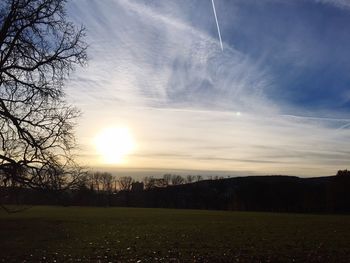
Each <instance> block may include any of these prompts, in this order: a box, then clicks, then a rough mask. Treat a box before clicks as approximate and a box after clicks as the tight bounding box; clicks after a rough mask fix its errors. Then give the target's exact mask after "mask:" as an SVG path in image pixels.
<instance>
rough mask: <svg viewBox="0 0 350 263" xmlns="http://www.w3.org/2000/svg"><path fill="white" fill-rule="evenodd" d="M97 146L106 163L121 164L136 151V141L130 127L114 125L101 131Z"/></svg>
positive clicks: (96, 141) (96, 140)
mask: <svg viewBox="0 0 350 263" xmlns="http://www.w3.org/2000/svg"><path fill="white" fill-rule="evenodd" d="M95 146H96V150H97V152H98V154H99V155H100V156H101V158H102V161H103V162H104V163H109V164H119V163H122V162H124V161H125V157H126V156H127V155H129V154H131V153H132V152H133V151H134V149H135V142H134V139H133V137H132V135H131V133H130V131H129V129H128V128H126V127H114V128H108V129H104V130H103V131H101V132H100V133H99V134H98V135H97V136H96V138H95Z"/></svg>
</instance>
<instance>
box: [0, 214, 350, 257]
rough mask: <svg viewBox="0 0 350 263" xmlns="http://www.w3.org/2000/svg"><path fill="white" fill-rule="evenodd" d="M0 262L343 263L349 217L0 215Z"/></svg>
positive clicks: (348, 252) (349, 239)
mask: <svg viewBox="0 0 350 263" xmlns="http://www.w3.org/2000/svg"><path fill="white" fill-rule="evenodd" d="M0 261H2V262H79V261H80V262H350V216H334V215H302V214H273V213H251V212H222V211H198V210H171V209H141V208H81V207H68V208H63V207H33V208H31V209H29V210H26V211H24V212H20V213H16V214H7V213H5V212H4V211H0Z"/></svg>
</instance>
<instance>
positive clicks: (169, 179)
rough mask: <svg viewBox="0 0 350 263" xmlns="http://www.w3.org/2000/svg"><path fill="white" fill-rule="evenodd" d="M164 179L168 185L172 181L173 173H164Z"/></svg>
mask: <svg viewBox="0 0 350 263" xmlns="http://www.w3.org/2000/svg"><path fill="white" fill-rule="evenodd" d="M163 180H164V183H165V184H166V186H168V185H170V183H171V174H164V175H163Z"/></svg>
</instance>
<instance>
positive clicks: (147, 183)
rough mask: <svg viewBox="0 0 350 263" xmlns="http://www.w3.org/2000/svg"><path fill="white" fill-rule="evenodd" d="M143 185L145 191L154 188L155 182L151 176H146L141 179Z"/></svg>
mask: <svg viewBox="0 0 350 263" xmlns="http://www.w3.org/2000/svg"><path fill="white" fill-rule="evenodd" d="M143 183H144V185H145V190H149V189H153V188H154V187H155V184H154V183H155V181H154V178H153V177H152V176H146V177H145V178H143Z"/></svg>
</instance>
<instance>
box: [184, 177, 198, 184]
mask: <svg viewBox="0 0 350 263" xmlns="http://www.w3.org/2000/svg"><path fill="white" fill-rule="evenodd" d="M195 179H196V177H195V176H194V175H187V176H186V183H188V184H190V183H193V182H194V180H195Z"/></svg>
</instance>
